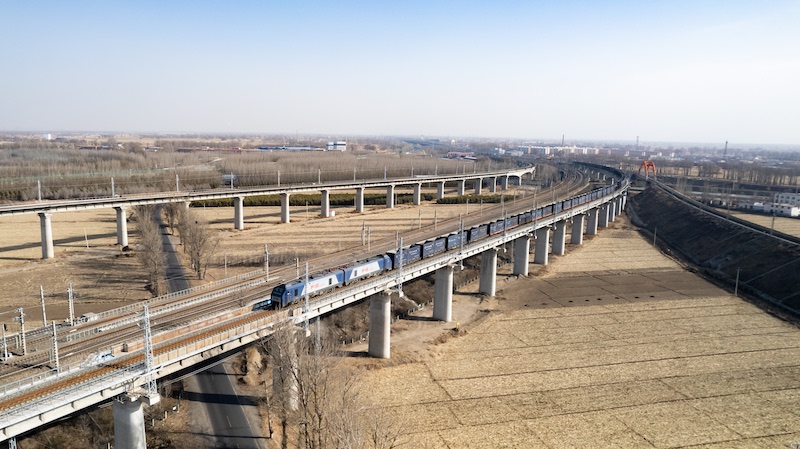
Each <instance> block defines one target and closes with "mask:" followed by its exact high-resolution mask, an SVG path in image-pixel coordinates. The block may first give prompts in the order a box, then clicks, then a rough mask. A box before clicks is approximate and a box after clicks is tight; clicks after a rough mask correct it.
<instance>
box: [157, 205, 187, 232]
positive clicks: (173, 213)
mask: <svg viewBox="0 0 800 449" xmlns="http://www.w3.org/2000/svg"><path fill="white" fill-rule="evenodd" d="M185 209H186V207H185V206H184V204H183V203H166V204H162V205H161V210H162V211H163V212H164V218H165V219H166V220H167V226H168V227H169V232H170V233H172V234H175V227H176V225H177V224H178V223H180V222H181V216H182V214H183V211H184V210H185Z"/></svg>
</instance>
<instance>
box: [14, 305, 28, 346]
mask: <svg viewBox="0 0 800 449" xmlns="http://www.w3.org/2000/svg"><path fill="white" fill-rule="evenodd" d="M17 313H19V316H18V317H14V321H19V335H20V339H21V340H20V346H22V355H28V342H27V341H26V340H25V311H24V310H22V307H20V308H18V309H17Z"/></svg>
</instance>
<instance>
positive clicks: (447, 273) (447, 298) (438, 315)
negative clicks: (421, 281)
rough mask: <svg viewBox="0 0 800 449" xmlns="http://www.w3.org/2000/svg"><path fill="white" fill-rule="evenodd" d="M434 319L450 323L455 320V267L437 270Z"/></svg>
mask: <svg viewBox="0 0 800 449" xmlns="http://www.w3.org/2000/svg"><path fill="white" fill-rule="evenodd" d="M433 319H434V320H439V321H444V322H445V323H449V322H450V321H452V320H453V266H452V265H447V266H444V267H442V268H439V269H438V270H436V281H435V283H434V295H433Z"/></svg>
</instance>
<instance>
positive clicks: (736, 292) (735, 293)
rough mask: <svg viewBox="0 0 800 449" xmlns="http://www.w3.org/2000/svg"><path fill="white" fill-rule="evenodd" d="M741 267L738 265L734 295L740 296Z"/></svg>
mask: <svg viewBox="0 0 800 449" xmlns="http://www.w3.org/2000/svg"><path fill="white" fill-rule="evenodd" d="M741 269H742V268H741V267H736V286H735V287H734V288H733V296H739V271H741Z"/></svg>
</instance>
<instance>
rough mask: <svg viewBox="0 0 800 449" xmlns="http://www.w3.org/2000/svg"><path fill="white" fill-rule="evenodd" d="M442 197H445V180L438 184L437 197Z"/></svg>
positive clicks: (438, 198)
mask: <svg viewBox="0 0 800 449" xmlns="http://www.w3.org/2000/svg"><path fill="white" fill-rule="evenodd" d="M442 198H444V182H440V183H439V184H438V185H437V186H436V199H437V200H440V199H442Z"/></svg>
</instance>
